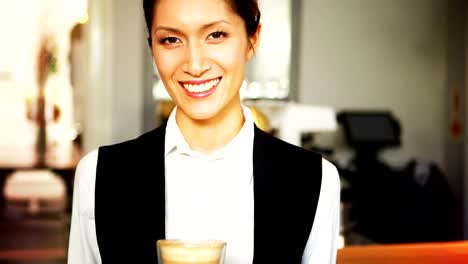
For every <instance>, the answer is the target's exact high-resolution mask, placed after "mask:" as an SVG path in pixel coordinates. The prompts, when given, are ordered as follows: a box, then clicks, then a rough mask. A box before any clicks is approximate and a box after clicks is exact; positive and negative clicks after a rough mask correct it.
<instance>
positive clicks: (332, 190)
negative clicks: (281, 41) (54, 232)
mask: <svg viewBox="0 0 468 264" xmlns="http://www.w3.org/2000/svg"><path fill="white" fill-rule="evenodd" d="M143 5H144V11H145V18H146V22H147V26H148V32H149V45H150V47H151V51H152V55H153V58H154V62H155V65H156V68H157V70H158V72H159V75H160V77H161V80H162V82H163V83H164V86H165V87H166V89H167V91H168V93H169V94H170V96H171V97H172V99H173V101H174V103H175V105H176V107H175V109H174V110H173V111H172V113H171V114H170V117H169V119H168V121H167V124H165V125H163V126H162V127H160V128H157V129H155V130H153V131H151V132H148V133H146V134H144V135H142V136H140V137H138V138H137V139H134V140H130V141H126V142H123V143H120V144H116V145H111V146H103V147H100V148H99V149H98V150H95V151H92V152H91V153H89V154H88V155H86V156H85V157H84V158H83V160H82V161H81V162H80V165H79V166H78V168H77V172H76V178H75V179H76V180H75V190H74V195H75V197H74V204H73V216H72V226H71V232H70V247H69V263H101V262H103V263H157V258H156V241H157V240H160V239H185V240H221V241H225V242H226V243H227V250H226V259H225V262H226V263H229V264H231V263H301V262H302V263H312V262H313V263H334V262H335V258H336V247H337V239H338V233H339V228H338V227H339V201H340V199H339V193H340V187H339V178H338V174H337V171H336V168H335V167H334V166H333V165H332V164H331V163H330V162H328V161H326V160H324V159H322V157H321V156H320V155H318V154H316V153H312V152H309V151H306V150H304V149H301V148H298V147H295V146H293V145H289V144H287V143H285V142H283V141H280V140H278V139H276V138H274V137H272V136H271V135H269V134H266V133H264V132H262V131H261V130H260V129H258V128H257V127H256V126H255V124H254V122H253V114H252V112H251V110H249V108H247V107H244V106H243V105H242V104H241V100H240V95H239V93H240V87H241V84H242V82H243V80H244V77H245V69H246V64H247V62H248V61H249V60H250V59H251V58H252V57H253V56H254V55H255V49H257V47H258V46H259V40H260V31H261V27H262V26H261V24H260V11H259V9H258V4H257V1H256V0H237V1H236V0H230V1H228V0H204V1H199V0H158V1H155V0H145V1H143ZM122 193H125V194H126V195H122ZM129 208H132V211H134V212H135V213H134V214H130V213H128V211H126V210H128V209H129ZM122 210H124V211H122ZM122 212H123V213H122Z"/></svg>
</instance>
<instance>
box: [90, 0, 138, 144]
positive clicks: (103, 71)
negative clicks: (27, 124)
mask: <svg viewBox="0 0 468 264" xmlns="http://www.w3.org/2000/svg"><path fill="white" fill-rule="evenodd" d="M142 12H143V11H142V8H141V5H140V2H139V1H127V0H118V1H117V0H116V1H111V0H105V1H104V0H103V1H90V3H89V16H90V21H89V25H88V29H87V39H88V46H89V61H88V65H89V76H90V77H89V78H90V79H89V81H88V87H87V89H86V95H85V97H86V113H85V127H84V150H85V152H88V151H90V150H92V149H95V148H97V147H98V146H100V145H104V144H113V143H117V142H121V141H124V140H128V139H131V138H134V137H136V136H138V135H139V134H141V132H142V129H143V120H144V111H143V107H144V100H143V99H144V89H143V85H144V79H145V78H147V77H146V71H145V70H144V66H145V65H146V64H145V62H146V61H145V59H144V56H143V55H144V54H145V52H146V50H145V49H146V46H145V45H146V41H145V36H146V35H145V33H144V32H145V30H144V26H143V15H142ZM135 18H140V19H135Z"/></svg>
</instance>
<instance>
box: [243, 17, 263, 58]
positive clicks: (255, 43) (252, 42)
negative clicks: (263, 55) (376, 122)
mask: <svg viewBox="0 0 468 264" xmlns="http://www.w3.org/2000/svg"><path fill="white" fill-rule="evenodd" d="M261 31H262V24H261V23H259V24H258V26H257V31H255V33H254V34H253V35H252V36H250V37H249V50H248V53H247V60H250V59H251V58H252V57H253V55H254V54H255V50H256V49H257V48H258V47H259V45H260V33H261Z"/></svg>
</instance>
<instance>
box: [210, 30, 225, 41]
mask: <svg viewBox="0 0 468 264" xmlns="http://www.w3.org/2000/svg"><path fill="white" fill-rule="evenodd" d="M225 36H226V33H224V32H222V31H216V32H213V33H211V34H210V35H209V36H208V38H209V39H220V38H223V37H225Z"/></svg>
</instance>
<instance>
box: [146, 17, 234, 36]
mask: <svg viewBox="0 0 468 264" xmlns="http://www.w3.org/2000/svg"><path fill="white" fill-rule="evenodd" d="M217 24H228V25H230V24H231V23H229V22H228V21H226V20H224V19H220V20H216V21H213V22H210V23H207V24H204V25H202V26H201V27H200V30H204V29H207V28H210V27H212V26H214V25H217ZM159 30H166V31H170V32H173V33H178V34H182V31H181V30H179V29H177V28H174V27H169V26H157V27H156V28H155V29H154V31H153V34H155V33H156V32H158V31H159Z"/></svg>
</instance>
